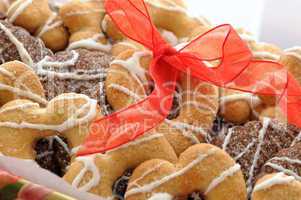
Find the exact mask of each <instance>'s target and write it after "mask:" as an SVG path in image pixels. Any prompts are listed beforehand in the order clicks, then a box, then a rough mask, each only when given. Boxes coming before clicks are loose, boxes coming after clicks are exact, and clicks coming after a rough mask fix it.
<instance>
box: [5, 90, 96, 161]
mask: <svg viewBox="0 0 301 200" xmlns="http://www.w3.org/2000/svg"><path fill="white" fill-rule="evenodd" d="M0 113H1V115H0V133H1V134H0V144H1V145H0V152H1V153H2V154H4V155H7V156H13V157H17V158H24V159H35V158H37V155H36V152H35V150H34V147H35V145H36V142H37V141H38V140H39V139H40V138H44V137H47V136H56V135H61V136H63V137H64V138H66V139H67V142H68V147H70V148H74V147H77V146H79V145H80V144H81V143H82V142H83V139H84V138H85V136H86V134H87V133H88V132H89V130H88V129H89V124H90V123H91V122H92V121H93V120H94V119H95V118H96V117H97V116H98V106H97V102H96V101H95V100H92V99H90V98H89V97H87V96H85V95H82V94H63V95H60V96H58V97H56V98H54V99H53V100H52V101H50V102H49V103H48V104H47V107H45V108H42V107H40V106H39V104H36V103H33V102H32V101H29V100H15V101H10V102H9V103H7V104H5V105H4V106H3V107H2V108H1V110H0ZM57 139H58V138H57ZM58 140H59V139H58ZM66 149H67V145H66ZM44 153H45V155H46V154H47V152H44ZM45 155H44V156H45ZM40 156H41V155H40Z"/></svg>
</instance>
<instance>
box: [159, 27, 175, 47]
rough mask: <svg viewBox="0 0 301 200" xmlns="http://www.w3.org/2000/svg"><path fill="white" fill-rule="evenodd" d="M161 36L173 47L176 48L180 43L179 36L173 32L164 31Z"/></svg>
mask: <svg viewBox="0 0 301 200" xmlns="http://www.w3.org/2000/svg"><path fill="white" fill-rule="evenodd" d="M161 35H162V37H163V38H164V39H165V40H166V41H167V42H168V43H169V44H171V46H176V45H177V44H178V43H179V41H178V38H177V36H176V35H175V34H174V33H173V32H170V31H167V30H162V31H161Z"/></svg>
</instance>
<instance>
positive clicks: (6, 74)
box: [0, 68, 16, 79]
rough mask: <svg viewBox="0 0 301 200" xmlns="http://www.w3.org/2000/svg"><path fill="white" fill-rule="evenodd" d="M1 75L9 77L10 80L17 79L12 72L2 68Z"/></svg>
mask: <svg viewBox="0 0 301 200" xmlns="http://www.w3.org/2000/svg"><path fill="white" fill-rule="evenodd" d="M0 74H3V75H4V76H8V77H9V78H10V79H16V77H15V75H14V74H13V73H11V72H10V71H8V70H6V69H5V68H0Z"/></svg>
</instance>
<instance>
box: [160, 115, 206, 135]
mask: <svg viewBox="0 0 301 200" xmlns="http://www.w3.org/2000/svg"><path fill="white" fill-rule="evenodd" d="M165 122H166V123H168V124H170V125H171V126H172V127H173V128H176V129H178V130H182V131H185V130H191V131H193V132H195V133H198V134H201V135H202V136H206V135H207V132H206V131H205V130H204V129H203V128H201V127H196V126H193V125H190V124H188V123H184V122H176V121H172V120H168V119H165Z"/></svg>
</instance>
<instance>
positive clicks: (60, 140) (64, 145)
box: [51, 136, 71, 155]
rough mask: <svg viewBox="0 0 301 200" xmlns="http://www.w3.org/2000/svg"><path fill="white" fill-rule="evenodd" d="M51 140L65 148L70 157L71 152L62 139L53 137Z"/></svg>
mask: <svg viewBox="0 0 301 200" xmlns="http://www.w3.org/2000/svg"><path fill="white" fill-rule="evenodd" d="M51 139H52V140H55V141H57V142H58V143H59V144H60V145H61V146H62V147H63V148H64V150H65V151H66V152H67V153H68V154H69V155H70V153H71V152H70V150H69V148H68V145H67V144H66V143H65V142H64V141H63V140H62V139H61V138H60V137H58V136H53V137H51Z"/></svg>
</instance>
